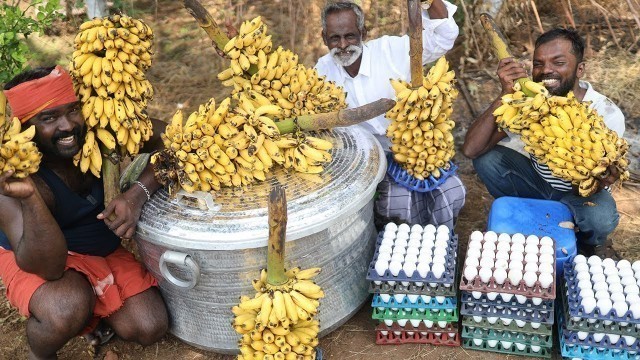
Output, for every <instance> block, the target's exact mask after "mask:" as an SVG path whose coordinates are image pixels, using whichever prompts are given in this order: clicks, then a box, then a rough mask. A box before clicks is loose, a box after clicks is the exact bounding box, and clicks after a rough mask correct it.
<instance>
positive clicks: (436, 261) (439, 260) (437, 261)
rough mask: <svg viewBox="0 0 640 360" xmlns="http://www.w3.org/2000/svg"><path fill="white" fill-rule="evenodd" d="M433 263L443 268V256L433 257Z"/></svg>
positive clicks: (444, 260) (445, 261) (444, 261)
mask: <svg viewBox="0 0 640 360" xmlns="http://www.w3.org/2000/svg"><path fill="white" fill-rule="evenodd" d="M433 263H434V264H442V265H443V266H444V265H445V264H446V263H447V260H446V259H445V257H444V255H435V254H434V255H433Z"/></svg>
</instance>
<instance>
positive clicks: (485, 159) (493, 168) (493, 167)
mask: <svg viewBox="0 0 640 360" xmlns="http://www.w3.org/2000/svg"><path fill="white" fill-rule="evenodd" d="M501 162H502V153H501V152H500V151H498V150H497V149H493V150H490V151H488V152H486V153H484V154H482V155H480V156H478V157H477V158H475V159H473V168H474V169H475V170H476V172H477V173H478V174H479V175H481V176H482V175H484V174H494V173H496V172H497V171H498V169H499V168H500V166H499V165H500V164H501Z"/></svg>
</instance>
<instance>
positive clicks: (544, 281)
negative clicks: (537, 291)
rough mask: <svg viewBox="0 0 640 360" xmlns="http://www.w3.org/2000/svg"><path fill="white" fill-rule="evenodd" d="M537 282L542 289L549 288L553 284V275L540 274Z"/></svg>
mask: <svg viewBox="0 0 640 360" xmlns="http://www.w3.org/2000/svg"><path fill="white" fill-rule="evenodd" d="M538 281H540V285H541V286H542V288H543V289H548V288H549V286H551V284H552V283H553V275H551V274H549V273H540V276H538Z"/></svg>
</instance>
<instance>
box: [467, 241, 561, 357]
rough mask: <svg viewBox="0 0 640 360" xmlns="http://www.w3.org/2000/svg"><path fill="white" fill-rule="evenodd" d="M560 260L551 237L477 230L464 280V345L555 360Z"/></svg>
mask: <svg viewBox="0 0 640 360" xmlns="http://www.w3.org/2000/svg"><path fill="white" fill-rule="evenodd" d="M555 260H556V259H555V243H554V241H553V239H551V238H549V237H543V238H541V239H539V238H538V237H537V236H535V235H529V236H528V237H526V236H525V235H523V234H514V235H513V236H511V235H509V234H500V235H499V236H498V234H496V233H495V232H493V231H487V232H486V233H482V232H480V231H474V232H473V233H472V234H471V238H470V241H469V247H468V249H467V256H466V259H465V263H464V267H463V269H464V270H463V275H462V279H461V281H460V290H462V293H461V302H462V304H461V307H460V314H461V315H462V325H463V328H462V346H463V347H465V348H469V349H473V350H483V351H492V352H499V353H507V354H514V355H525V356H535V357H544V358H549V357H551V348H552V345H553V337H552V334H553V323H554V311H553V310H554V309H553V307H554V299H555V297H556V285H555Z"/></svg>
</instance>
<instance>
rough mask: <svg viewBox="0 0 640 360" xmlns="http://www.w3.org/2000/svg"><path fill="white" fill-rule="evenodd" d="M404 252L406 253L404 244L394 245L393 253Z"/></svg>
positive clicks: (402, 253)
mask: <svg viewBox="0 0 640 360" xmlns="http://www.w3.org/2000/svg"><path fill="white" fill-rule="evenodd" d="M406 253H407V248H405V247H404V246H394V247H393V253H392V254H401V255H404V254H406Z"/></svg>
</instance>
